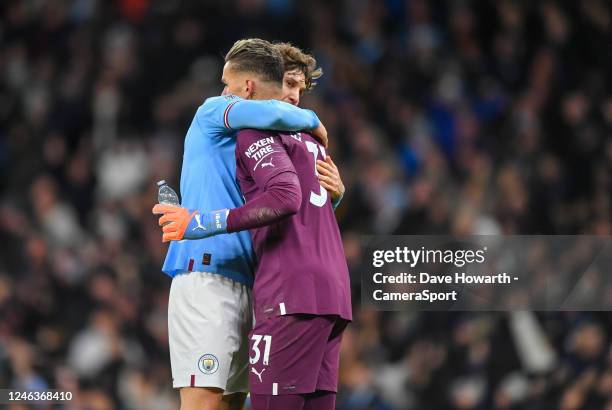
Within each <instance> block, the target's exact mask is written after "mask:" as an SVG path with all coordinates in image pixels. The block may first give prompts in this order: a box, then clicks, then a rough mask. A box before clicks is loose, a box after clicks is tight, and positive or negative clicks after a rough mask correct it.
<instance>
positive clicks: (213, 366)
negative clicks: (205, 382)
mask: <svg viewBox="0 0 612 410" xmlns="http://www.w3.org/2000/svg"><path fill="white" fill-rule="evenodd" d="M198 368H199V369H200V371H201V372H202V373H204V374H213V373H214V372H216V371H217V370H219V360H218V359H217V358H216V357H215V356H214V355H212V354H205V355H204V356H202V357H200V359H199V360H198Z"/></svg>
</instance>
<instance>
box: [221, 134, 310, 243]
mask: <svg viewBox="0 0 612 410" xmlns="http://www.w3.org/2000/svg"><path fill="white" fill-rule="evenodd" d="M236 160H237V161H238V166H240V167H241V169H242V170H243V171H244V172H245V173H246V174H247V175H248V176H249V177H250V178H252V179H253V181H254V182H255V184H256V185H257V187H258V188H259V190H260V192H261V193H260V194H259V195H257V196H256V197H255V198H253V199H251V200H250V201H249V202H248V203H247V204H246V205H244V206H241V207H239V208H234V209H231V210H230V211H229V214H228V218H227V231H228V232H237V231H242V230H245V229H252V228H257V227H261V226H265V225H270V224H272V223H275V222H278V221H279V220H281V219H282V218H284V217H286V216H290V215H293V214H295V213H296V212H298V210H299V208H300V205H301V203H302V193H301V187H300V183H299V179H298V176H297V173H296V172H295V168H294V166H293V163H292V162H291V158H290V157H289V155H288V153H287V151H286V149H285V146H284V145H283V144H282V143H281V141H280V138H279V137H278V136H276V135H274V134H272V135H270V134H269V133H262V132H261V131H258V130H244V131H241V132H239V133H238V140H237V143H236Z"/></svg>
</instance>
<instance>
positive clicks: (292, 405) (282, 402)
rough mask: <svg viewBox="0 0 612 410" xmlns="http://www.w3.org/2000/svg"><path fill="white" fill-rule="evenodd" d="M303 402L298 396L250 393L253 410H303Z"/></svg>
mask: <svg viewBox="0 0 612 410" xmlns="http://www.w3.org/2000/svg"><path fill="white" fill-rule="evenodd" d="M304 402H305V399H304V397H303V396H301V395H299V394H282V395H279V396H272V395H270V394H254V393H251V407H252V408H253V410H304ZM312 408H313V409H314V408H316V407H312ZM331 408H333V407H331Z"/></svg>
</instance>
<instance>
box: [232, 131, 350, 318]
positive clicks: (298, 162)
mask: <svg viewBox="0 0 612 410" xmlns="http://www.w3.org/2000/svg"><path fill="white" fill-rule="evenodd" d="M237 138H238V139H237V143H236V176H237V179H238V183H239V184H240V188H241V189H242V193H243V195H244V197H245V200H246V201H247V203H248V202H249V201H251V200H253V199H254V198H257V197H258V196H259V195H262V194H263V193H264V192H265V191H266V189H267V187H268V184H269V183H270V180H271V179H273V178H274V177H275V176H278V175H279V174H282V173H294V174H297V176H298V179H299V185H300V189H301V198H302V200H301V206H300V208H299V210H298V212H297V213H296V214H295V215H292V216H290V217H286V218H284V219H281V220H280V221H278V222H276V223H273V224H271V225H267V226H264V227H261V228H256V229H251V230H250V232H251V237H252V239H253V247H254V250H255V255H256V258H257V268H256V271H255V282H254V285H253V301H254V311H255V319H256V320H261V319H262V318H265V317H269V316H276V315H284V314H292V313H309V314H316V315H338V316H340V317H342V318H344V319H348V320H350V319H351V318H352V313H351V293H350V284H349V275H348V268H347V265H346V258H345V256H344V249H343V246H342V238H341V237H340V231H339V229H338V224H337V222H336V217H335V215H334V211H333V208H332V205H331V201H330V197H329V196H328V193H327V191H326V190H325V189H324V188H322V187H321V185H319V181H318V178H317V174H316V168H315V164H316V160H317V159H324V158H325V149H324V147H323V146H322V145H321V144H320V143H319V142H318V141H317V140H316V139H315V138H313V137H312V136H310V135H308V134H304V133H301V134H300V133H294V134H281V133H276V132H270V131H261V130H242V131H240V132H239V133H238V137H237ZM276 179H278V178H276Z"/></svg>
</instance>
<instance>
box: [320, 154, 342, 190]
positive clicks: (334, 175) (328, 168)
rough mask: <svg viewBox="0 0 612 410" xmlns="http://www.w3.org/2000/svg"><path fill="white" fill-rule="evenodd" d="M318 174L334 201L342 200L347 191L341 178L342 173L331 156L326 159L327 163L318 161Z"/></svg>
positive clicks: (322, 184)
mask: <svg viewBox="0 0 612 410" xmlns="http://www.w3.org/2000/svg"><path fill="white" fill-rule="evenodd" d="M317 173H318V174H319V175H318V177H319V183H320V184H321V186H322V187H323V188H325V189H326V190H327V191H328V192H329V194H330V195H331V197H332V201H337V200H339V199H340V198H342V196H343V195H344V191H345V188H344V184H343V183H342V178H340V171H338V167H337V166H336V164H334V161H333V160H332V158H331V156H330V155H328V156H327V157H325V161H321V160H320V159H319V160H317Z"/></svg>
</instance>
